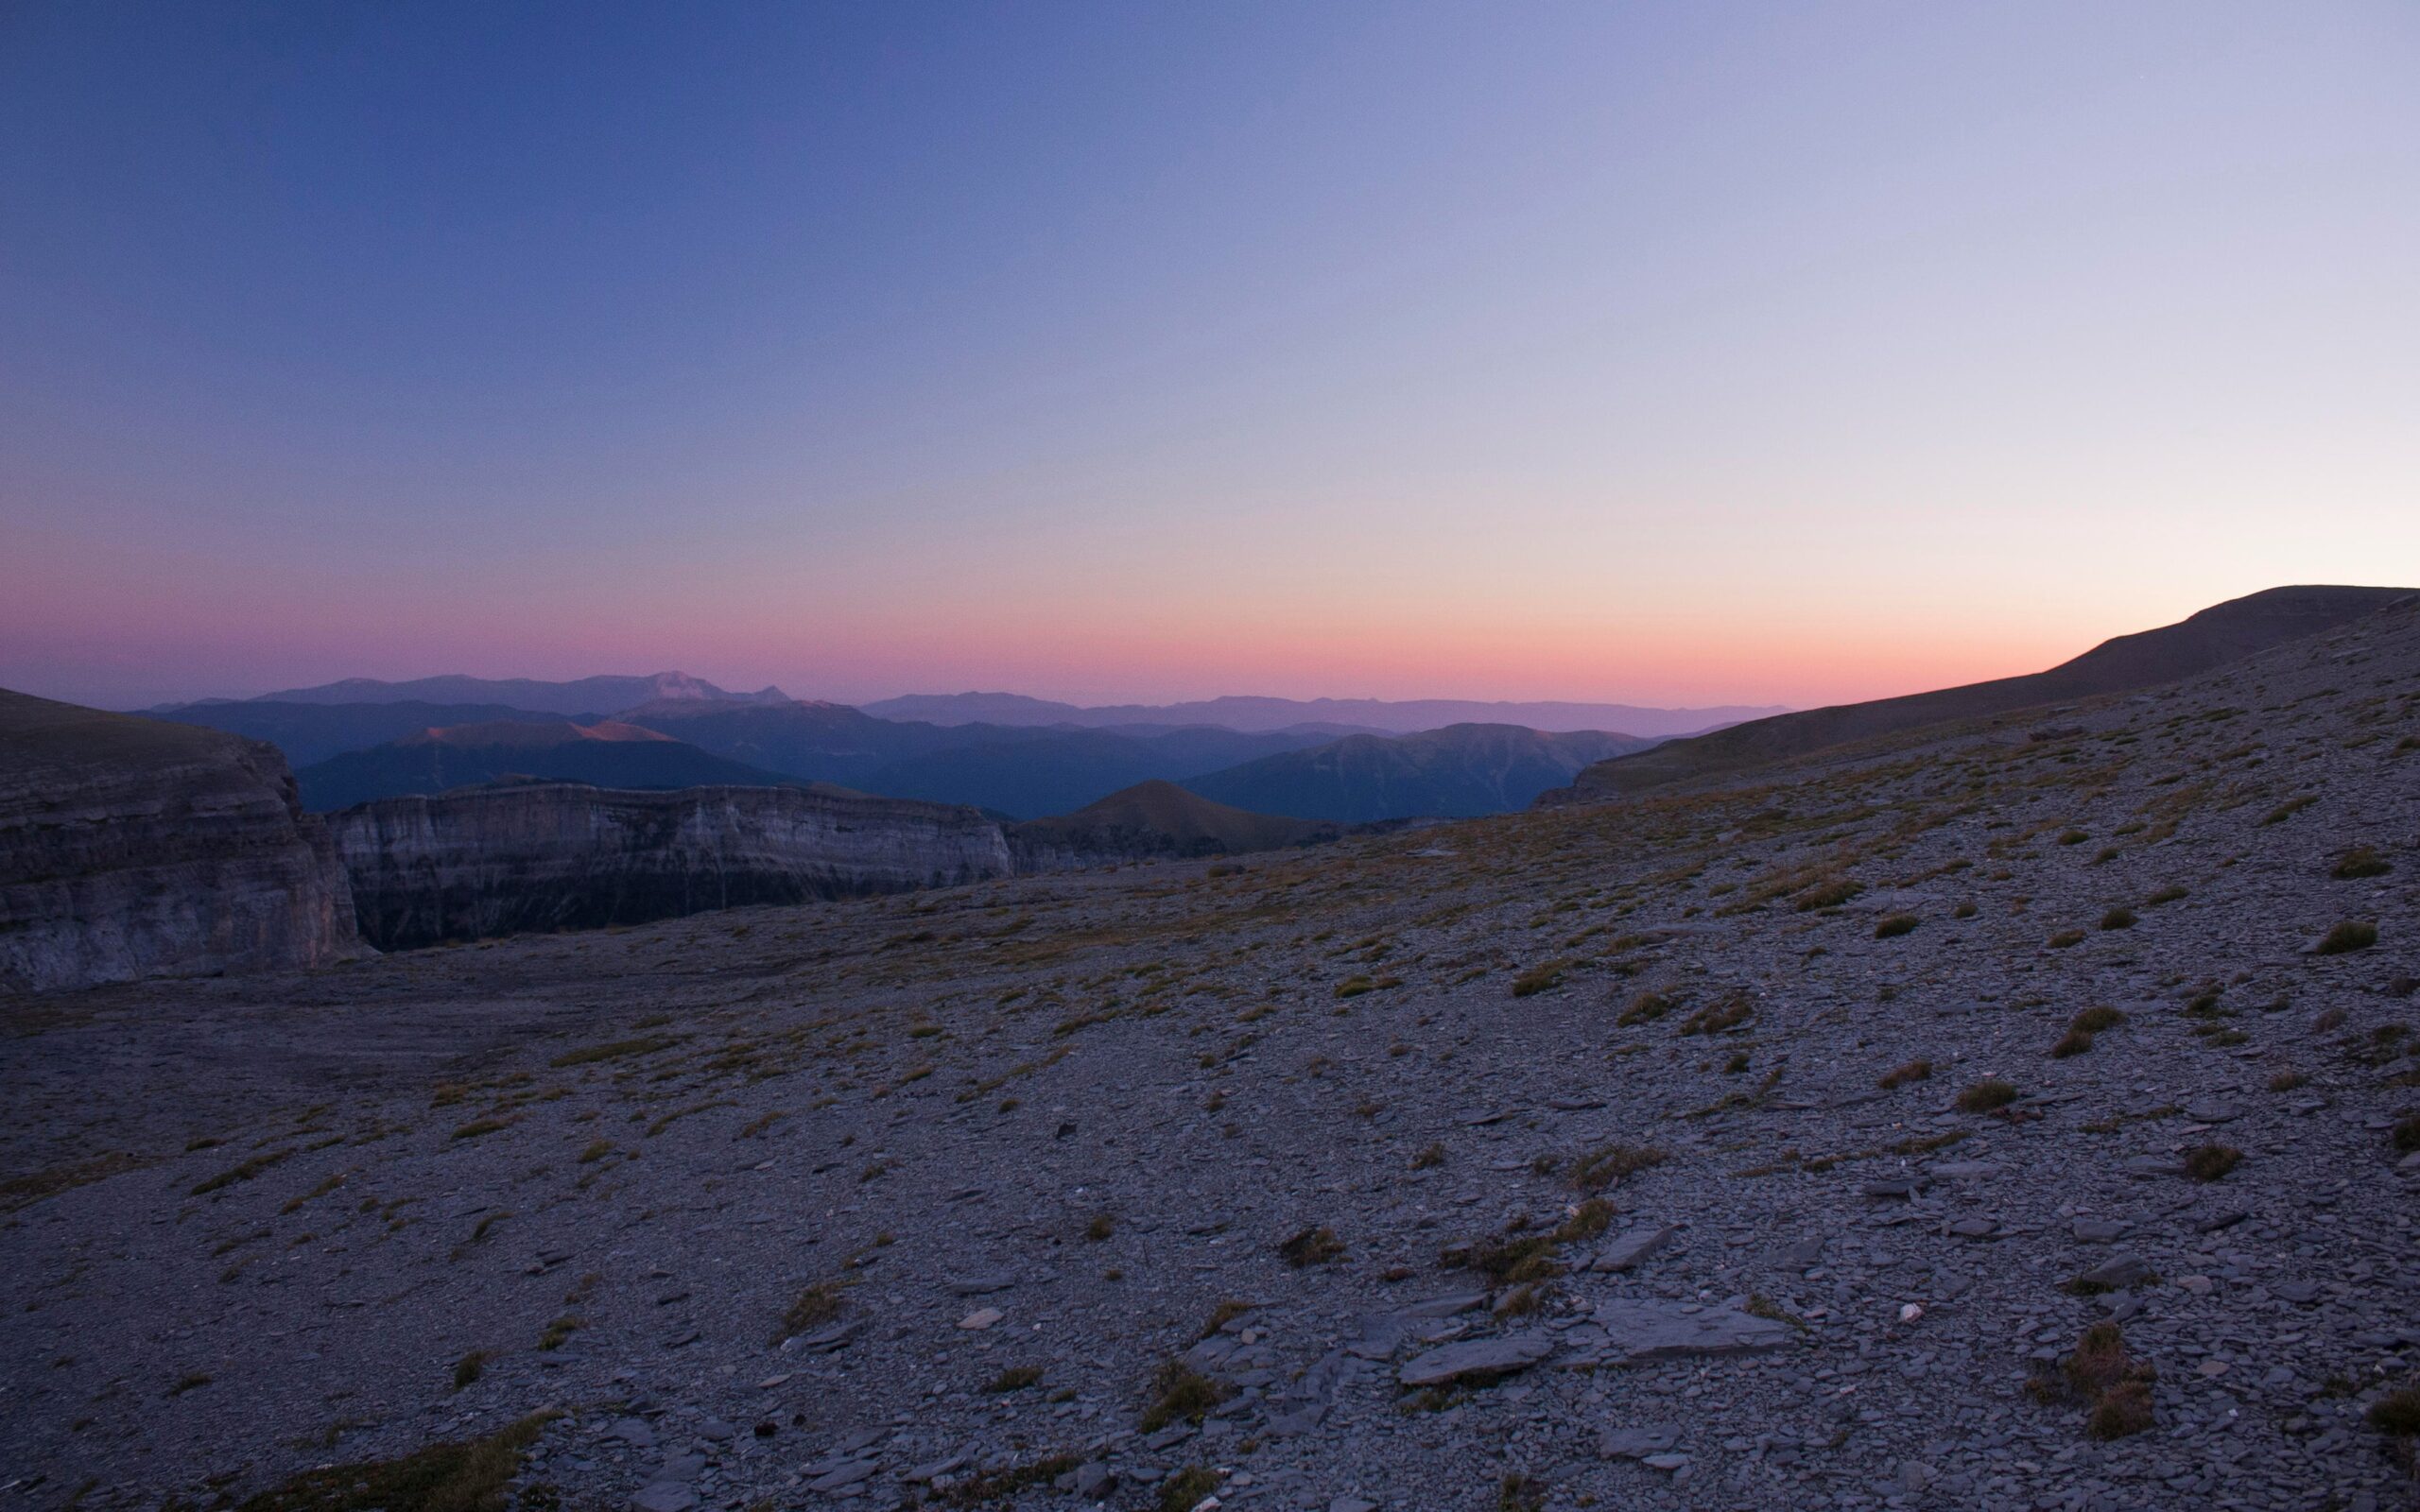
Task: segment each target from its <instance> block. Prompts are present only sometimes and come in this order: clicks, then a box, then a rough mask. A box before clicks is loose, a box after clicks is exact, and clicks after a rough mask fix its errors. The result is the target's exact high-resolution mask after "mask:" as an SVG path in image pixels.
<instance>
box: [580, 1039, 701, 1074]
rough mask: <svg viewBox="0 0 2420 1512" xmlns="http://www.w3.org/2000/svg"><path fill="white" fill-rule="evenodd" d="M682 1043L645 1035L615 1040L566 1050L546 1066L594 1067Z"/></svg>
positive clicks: (666, 1048) (644, 1054)
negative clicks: (605, 1062) (594, 1065)
mask: <svg viewBox="0 0 2420 1512" xmlns="http://www.w3.org/2000/svg"><path fill="white" fill-rule="evenodd" d="M680 1042H681V1040H680V1039H679V1038H678V1037H677V1036H673V1035H666V1034H651V1035H644V1036H641V1037H640V1038H638V1039H635V1040H613V1041H611V1042H609V1043H606V1044H601V1045H584V1046H582V1047H581V1048H579V1049H578V1050H566V1051H564V1052H563V1053H562V1055H560V1056H557V1057H555V1058H554V1059H552V1060H549V1061H547V1062H546V1064H547V1065H549V1066H553V1067H555V1068H557V1069H559V1070H560V1069H562V1068H563V1067H566V1066H587V1065H593V1064H595V1063H596V1062H597V1061H600V1060H620V1059H623V1058H624V1057H630V1056H651V1055H653V1054H655V1053H656V1052H657V1051H659V1050H669V1049H671V1048H672V1047H673V1046H674V1045H677V1044H679V1043H680Z"/></svg>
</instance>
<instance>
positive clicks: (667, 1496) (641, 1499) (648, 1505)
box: [631, 1481, 698, 1512]
mask: <svg viewBox="0 0 2420 1512" xmlns="http://www.w3.org/2000/svg"><path fill="white" fill-rule="evenodd" d="M697 1504H698V1493H697V1492H695V1491H693V1490H691V1489H689V1488H688V1487H687V1486H683V1485H682V1484H681V1483H680V1482H678V1481H661V1482H658V1483H657V1484H655V1485H653V1486H645V1487H643V1488H641V1489H640V1491H639V1492H638V1494H637V1495H635V1496H633V1497H631V1506H633V1507H635V1508H637V1509H638V1512H689V1509H690V1508H691V1507H694V1506H696V1505H697Z"/></svg>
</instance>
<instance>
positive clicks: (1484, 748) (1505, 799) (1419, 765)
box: [1184, 725, 1651, 824]
mask: <svg viewBox="0 0 2420 1512" xmlns="http://www.w3.org/2000/svg"><path fill="white" fill-rule="evenodd" d="M1649 744H1651V743H1650V742H1648V741H1645V740H1641V739H1638V738H1636V737H1634V736H1630V735H1615V734H1607V733H1604V732H1601V731H1597V730H1583V731H1578V732H1574V733H1569V734H1547V733H1544V732H1542V731H1539V730H1527V729H1523V728H1522V727H1520V726H1518V725H1449V726H1447V727H1446V728H1445V729H1443V730H1427V731H1425V732H1424V733H1421V734H1417V735H1403V736H1398V737H1395V738H1392V739H1388V738H1384V737H1381V736H1376V735H1348V736H1346V737H1345V738H1344V739H1342V740H1339V741H1334V742H1331V743H1329V744H1327V745H1324V746H1320V747H1314V748H1312V749H1309V750H1302V751H1293V752H1289V753H1288V754H1285V755H1281V756H1270V757H1265V758H1263V759H1262V760H1259V761H1255V762H1247V763H1245V764H1244V765H1240V766H1235V767H1230V768H1229V769H1227V770H1225V771H1221V772H1213V773H1210V774H1208V775H1206V776H1202V777H1197V778H1194V779H1191V780H1190V781H1188V782H1185V784H1184V785H1185V786H1186V787H1188V788H1190V789H1192V790H1193V791H1194V792H1196V793H1199V794H1201V795H1202V796H1203V797H1205V798H1209V799H1216V800H1218V801H1219V802H1221V803H1232V804H1234V805H1236V807H1238V808H1243V809H1249V810H1253V811H1254V812H1257V813H1262V814H1284V815H1288V816H1294V817H1297V818H1306V819H1331V820H1335V821H1336V822H1338V823H1341V824H1368V823H1371V822H1374V821H1375V820H1379V819H1404V818H1416V817H1423V816H1442V817H1453V818H1461V817H1467V816H1475V815H1480V814H1502V813H1507V812H1510V811H1512V810H1514V809H1521V808H1527V807H1528V806H1529V805H1530V800H1531V799H1534V798H1536V797H1537V796H1538V795H1539V794H1540V793H1542V792H1544V791H1546V790H1547V789H1548V788H1551V787H1560V786H1561V785H1563V784H1564V783H1565V782H1570V781H1571V779H1572V777H1573V775H1574V774H1576V773H1577V772H1579V771H1580V770H1581V769H1582V768H1583V767H1585V766H1586V765H1588V764H1589V763H1591V762H1595V761H1599V760H1602V759H1603V758H1604V757H1606V756H1609V755H1612V754H1615V753H1616V752H1619V751H1626V750H1635V749H1638V748H1639V747H1643V746H1646V745H1649Z"/></svg>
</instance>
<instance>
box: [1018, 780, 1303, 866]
mask: <svg viewBox="0 0 2420 1512" xmlns="http://www.w3.org/2000/svg"><path fill="white" fill-rule="evenodd" d="M1339 833H1341V832H1340V830H1339V828H1338V826H1336V825H1334V824H1327V823H1322V822H1321V821H1318V820H1309V819H1293V818H1286V817H1282V816H1278V815H1273V814H1248V813H1246V812H1244V811H1243V810H1241V809H1235V808H1229V807H1228V806H1227V805H1225V804H1223V803H1213V802H1212V801H1210V800H1209V799H1205V798H1202V797H1201V796H1200V795H1198V794H1194V793H1188V792H1186V791H1185V790H1184V788H1182V787H1179V786H1177V785H1176V784H1175V783H1174V782H1157V781H1154V782H1138V783H1136V784H1135V785H1134V786H1132V787H1130V788H1127V789H1126V790H1124V791H1123V792H1118V793H1112V794H1111V795H1110V796H1109V797H1107V798H1105V799H1100V800H1099V801H1098V802H1096V803H1088V804H1086V805H1085V806H1084V807H1082V808H1080V809H1078V810H1077V811H1075V812H1074V813H1072V814H1063V815H1059V816H1054V817H1051V818H1046V819H1035V820H1032V821H1031V822H1029V823H1026V824H1019V825H1015V826H1012V827H1011V829H1010V831H1009V845H1010V848H1011V850H1012V851H1014V852H1015V853H1016V855H1017V861H1018V869H1019V870H1022V871H1033V870H1042V869H1047V868H1057V867H1063V866H1089V865H1098V864H1099V863H1100V862H1103V861H1121V860H1134V859H1140V858H1142V857H1147V856H1215V855H1242V854H1244V853H1246V852H1248V851H1275V850H1279V849H1282V848H1284V847H1287V846H1296V845H1307V844H1311V843H1313V842H1315V841H1320V840H1332V839H1335V838H1336V837H1337V835H1338V834H1339Z"/></svg>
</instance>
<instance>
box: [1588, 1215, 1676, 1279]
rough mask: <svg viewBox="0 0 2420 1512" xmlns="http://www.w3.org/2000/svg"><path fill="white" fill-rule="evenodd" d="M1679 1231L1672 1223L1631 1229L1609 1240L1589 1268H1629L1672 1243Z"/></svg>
mask: <svg viewBox="0 0 2420 1512" xmlns="http://www.w3.org/2000/svg"><path fill="white" fill-rule="evenodd" d="M1677 1232H1679V1230H1678V1229H1674V1228H1673V1227H1672V1226H1671V1225H1670V1224H1649V1225H1644V1226H1642V1227H1640V1228H1636V1229H1629V1230H1627V1231H1626V1232H1624V1233H1621V1234H1619V1235H1616V1237H1615V1238H1613V1239H1612V1240H1609V1241H1608V1242H1607V1243H1606V1245H1605V1247H1604V1248H1602V1249H1599V1251H1597V1258H1596V1260H1595V1261H1594V1262H1592V1263H1590V1264H1589V1267H1588V1268H1589V1269H1590V1270H1597V1271H1607V1272H1613V1271H1625V1270H1628V1269H1630V1268H1631V1267H1632V1266H1633V1265H1635V1264H1637V1263H1639V1262H1640V1261H1642V1260H1645V1259H1646V1258H1647V1257H1648V1256H1650V1255H1652V1254H1654V1253H1655V1252H1656V1251H1657V1250H1659V1249H1661V1248H1663V1247H1664V1246H1666V1245H1668V1244H1670V1243H1671V1242H1672V1236H1673V1235H1674V1234H1675V1233H1677Z"/></svg>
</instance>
